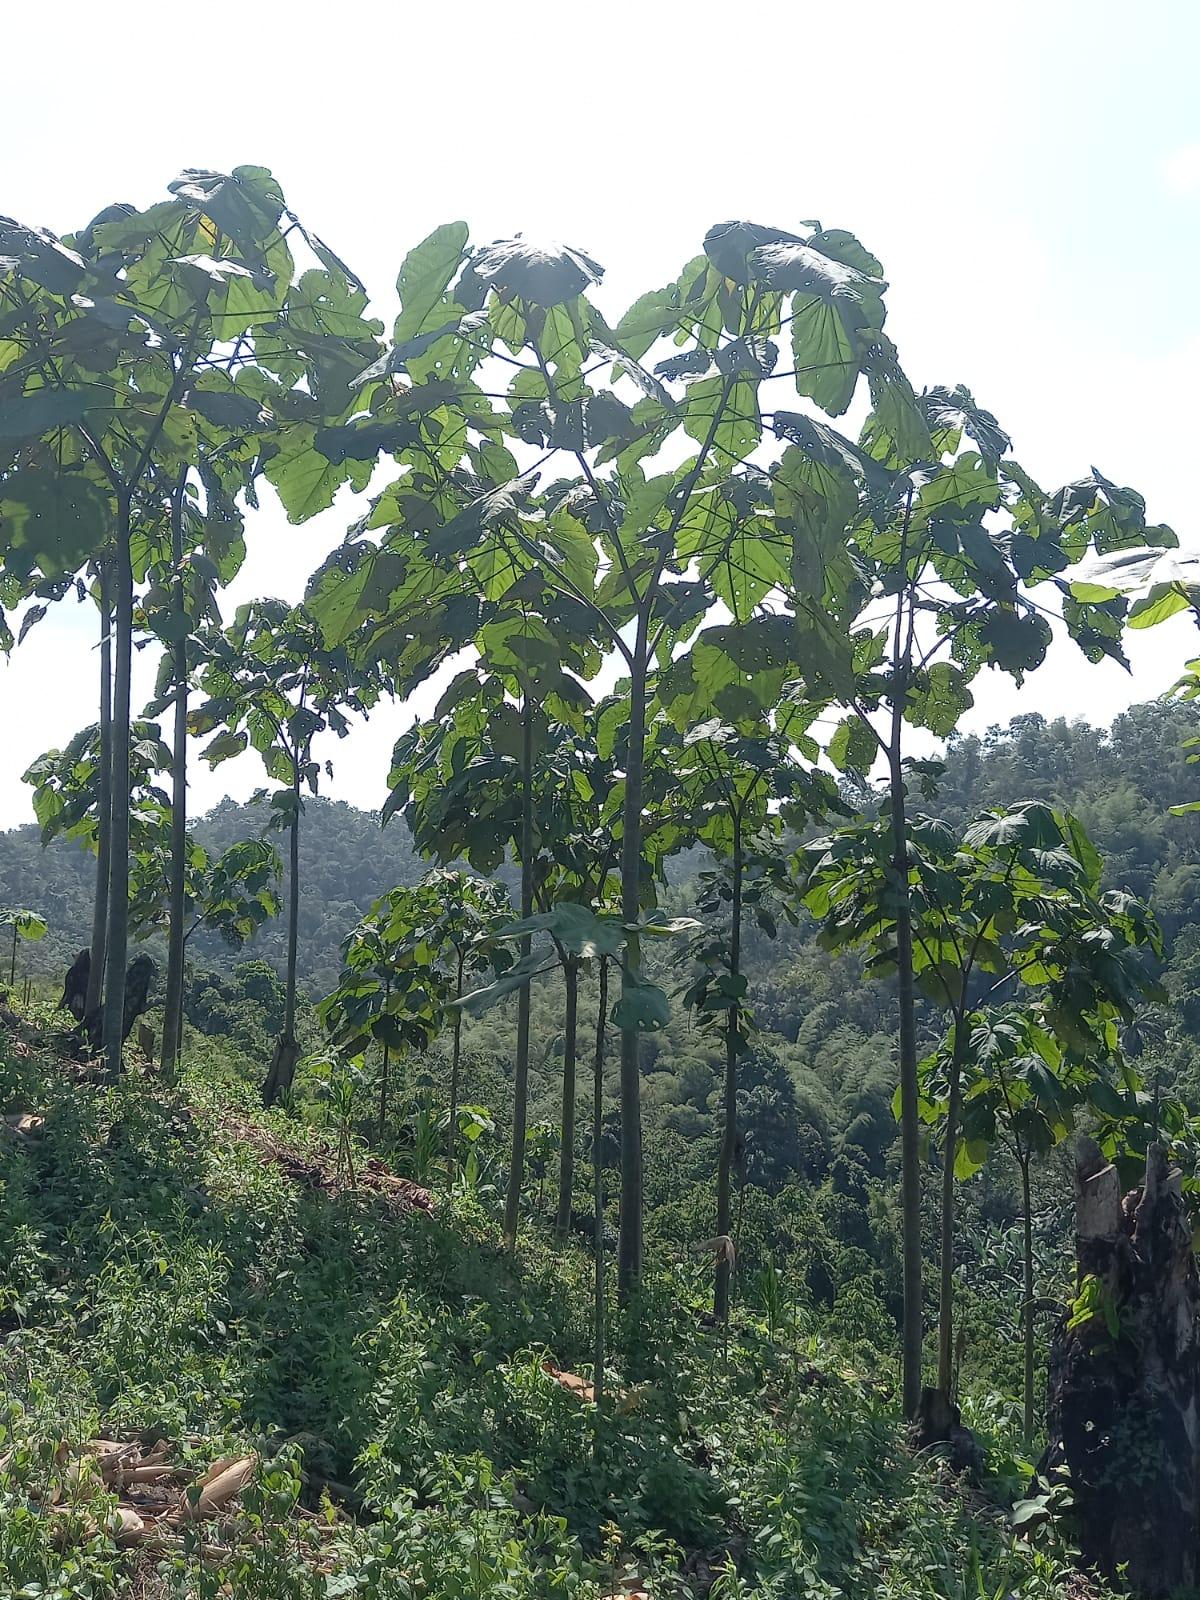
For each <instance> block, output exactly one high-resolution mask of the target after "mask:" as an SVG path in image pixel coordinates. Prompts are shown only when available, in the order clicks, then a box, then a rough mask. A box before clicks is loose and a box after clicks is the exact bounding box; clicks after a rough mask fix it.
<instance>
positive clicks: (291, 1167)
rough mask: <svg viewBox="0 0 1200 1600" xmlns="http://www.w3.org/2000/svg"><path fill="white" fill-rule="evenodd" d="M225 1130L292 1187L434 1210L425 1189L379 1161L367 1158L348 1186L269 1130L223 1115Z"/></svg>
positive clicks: (324, 1164) (332, 1167)
mask: <svg viewBox="0 0 1200 1600" xmlns="http://www.w3.org/2000/svg"><path fill="white" fill-rule="evenodd" d="M221 1121H222V1126H223V1127H224V1128H225V1130H226V1131H227V1132H228V1133H230V1134H232V1135H233V1136H234V1138H236V1139H237V1141H238V1143H239V1144H248V1145H250V1146H251V1147H252V1148H253V1149H254V1150H256V1151H257V1152H258V1158H259V1160H260V1162H261V1163H262V1164H263V1165H264V1166H274V1167H278V1168H279V1169H280V1170H281V1171H282V1172H283V1173H284V1174H285V1175H286V1176H287V1177H288V1178H290V1179H291V1181H292V1182H293V1183H296V1184H299V1185H300V1186H301V1187H302V1188H305V1189H313V1190H316V1191H318V1192H319V1193H321V1194H329V1195H335V1194H342V1193H346V1192H352V1191H353V1190H354V1189H355V1188H358V1189H366V1190H368V1191H369V1192H370V1193H371V1194H375V1195H379V1196H380V1197H381V1198H383V1199H384V1200H387V1201H388V1202H390V1203H391V1204H392V1205H393V1206H394V1207H395V1209H396V1210H397V1211H406V1212H412V1211H424V1212H429V1211H432V1210H433V1196H432V1195H431V1194H430V1192H429V1190H428V1189H423V1188H422V1187H421V1185H420V1184H419V1183H413V1182H412V1180H411V1179H409V1178H400V1177H397V1175H396V1174H395V1173H394V1172H390V1171H389V1170H388V1168H387V1167H386V1166H385V1165H384V1164H383V1162H382V1161H380V1160H379V1158H378V1157H377V1156H370V1157H368V1159H367V1160H366V1161H364V1162H363V1164H362V1166H361V1167H360V1168H358V1171H357V1183H355V1184H351V1183H350V1182H349V1181H348V1180H347V1179H346V1178H344V1177H339V1175H338V1173H337V1170H336V1165H335V1164H331V1163H329V1162H328V1161H325V1162H323V1161H321V1160H319V1159H317V1160H314V1159H309V1158H306V1157H304V1156H301V1155H300V1154H298V1153H297V1151H295V1150H293V1149H292V1148H291V1147H290V1146H288V1145H286V1144H285V1143H284V1142H283V1140H282V1139H279V1138H277V1137H276V1136H275V1135H274V1134H273V1133H271V1132H270V1131H269V1130H268V1129H266V1128H263V1127H260V1126H258V1124H257V1123H253V1122H247V1121H246V1120H245V1119H244V1118H242V1117H236V1116H230V1115H225V1116H223V1117H222V1119H221Z"/></svg>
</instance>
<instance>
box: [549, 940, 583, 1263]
mask: <svg viewBox="0 0 1200 1600" xmlns="http://www.w3.org/2000/svg"><path fill="white" fill-rule="evenodd" d="M563 983H564V985H565V988H566V1011H565V1015H564V1017H563V1075H562V1141H561V1145H560V1148H559V1155H558V1215H557V1217H556V1218H555V1222H554V1237H555V1238H556V1239H557V1240H558V1242H559V1244H565V1243H566V1240H567V1235H568V1234H569V1233H570V1231H571V1201H572V1200H573V1199H574V1196H575V1055H576V1039H577V1036H578V1029H579V962H578V960H577V959H576V958H575V957H574V956H568V957H567V960H566V965H565V966H564V967H563Z"/></svg>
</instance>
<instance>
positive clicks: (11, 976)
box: [8, 922, 17, 989]
mask: <svg viewBox="0 0 1200 1600" xmlns="http://www.w3.org/2000/svg"><path fill="white" fill-rule="evenodd" d="M16 981H17V925H16V923H15V922H14V923H13V947H12V961H11V963H10V965H9V969H8V987H9V988H10V989H11V988H13V986H14V985H15V984H16Z"/></svg>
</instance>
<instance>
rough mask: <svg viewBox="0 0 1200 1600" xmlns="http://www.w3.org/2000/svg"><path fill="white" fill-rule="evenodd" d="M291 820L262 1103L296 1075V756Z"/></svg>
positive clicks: (276, 1096)
mask: <svg viewBox="0 0 1200 1600" xmlns="http://www.w3.org/2000/svg"><path fill="white" fill-rule="evenodd" d="M292 803H293V812H292V821H291V826H290V828H289V830H288V941H287V973H286V977H285V984H284V1000H283V1032H282V1033H281V1034H280V1036H279V1038H278V1039H277V1040H276V1042H275V1054H274V1055H273V1057H272V1058H271V1066H270V1070H269V1071H268V1073H267V1080H266V1082H265V1083H264V1084H263V1093H262V1100H263V1105H264V1106H267V1107H270V1106H273V1105H274V1104H275V1102H276V1101H277V1100H278V1099H279V1097H280V1095H281V1094H286V1093H287V1091H288V1090H289V1089H290V1088H291V1086H292V1080H293V1078H294V1077H295V1076H296V1062H297V1060H298V1058H299V1054H300V1047H299V1045H298V1044H297V1042H296V952H297V949H298V946H299V937H300V760H299V757H297V758H296V760H295V762H294V777H293V779H292Z"/></svg>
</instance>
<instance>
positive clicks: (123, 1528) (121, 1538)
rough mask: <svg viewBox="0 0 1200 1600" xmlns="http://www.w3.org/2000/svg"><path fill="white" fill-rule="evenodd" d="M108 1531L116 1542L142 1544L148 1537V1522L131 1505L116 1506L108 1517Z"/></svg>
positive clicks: (120, 1543)
mask: <svg viewBox="0 0 1200 1600" xmlns="http://www.w3.org/2000/svg"><path fill="white" fill-rule="evenodd" d="M108 1531H109V1533H110V1534H111V1535H112V1537H113V1541H114V1543H116V1544H119V1545H131V1544H141V1542H142V1540H143V1539H145V1537H146V1524H145V1522H144V1521H143V1519H142V1518H141V1517H139V1516H138V1514H137V1512H136V1511H134V1510H132V1509H131V1508H130V1507H129V1506H114V1507H113V1510H112V1512H111V1514H110V1516H109V1519H108Z"/></svg>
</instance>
